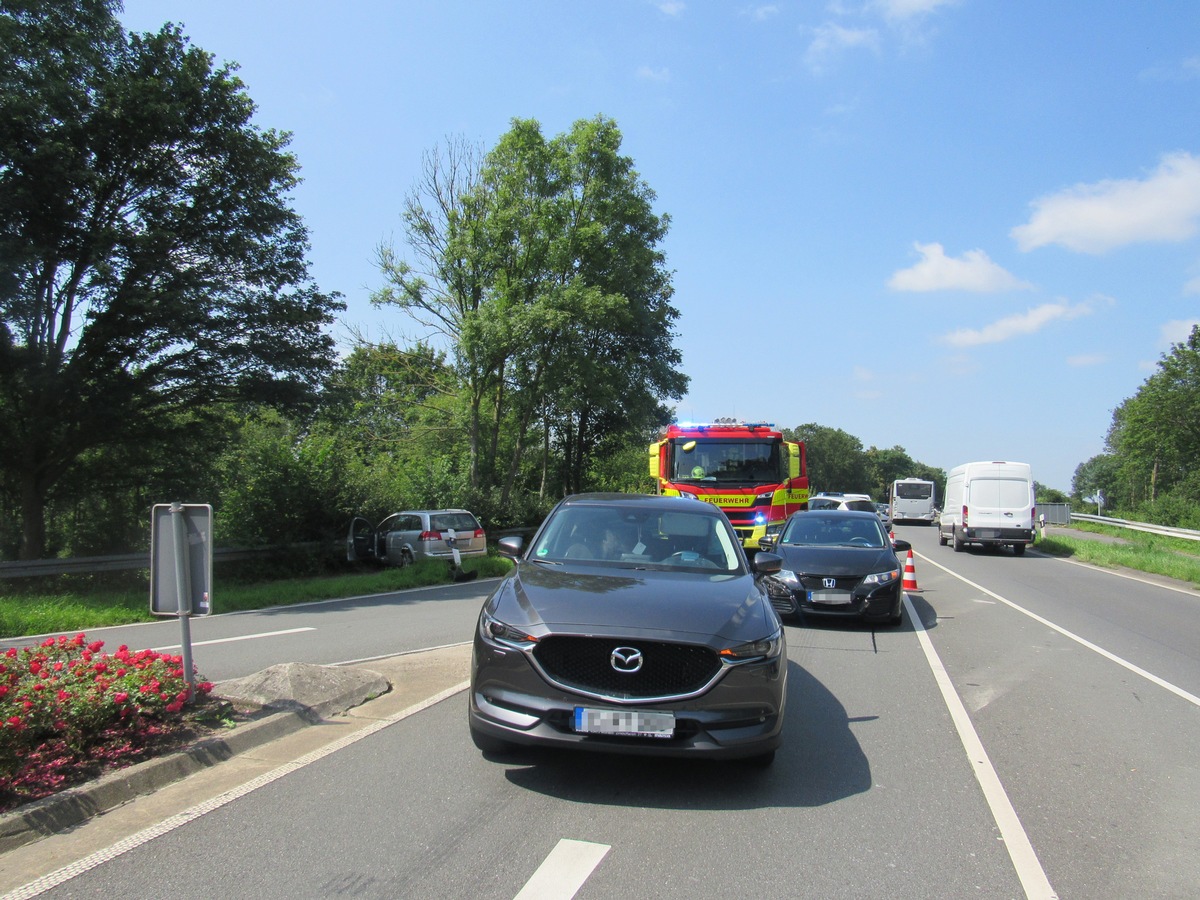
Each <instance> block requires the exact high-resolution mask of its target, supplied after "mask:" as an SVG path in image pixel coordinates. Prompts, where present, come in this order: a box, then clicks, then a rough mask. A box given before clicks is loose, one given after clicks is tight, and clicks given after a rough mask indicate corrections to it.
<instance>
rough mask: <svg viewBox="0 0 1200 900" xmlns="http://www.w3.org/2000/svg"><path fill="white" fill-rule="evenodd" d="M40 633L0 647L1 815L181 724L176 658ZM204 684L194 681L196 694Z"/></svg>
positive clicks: (122, 761) (139, 755)
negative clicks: (23, 643) (29, 641)
mask: <svg viewBox="0 0 1200 900" xmlns="http://www.w3.org/2000/svg"><path fill="white" fill-rule="evenodd" d="M103 646H104V643H103V641H93V642H91V643H89V642H88V641H87V639H86V638H85V637H84V635H82V634H77V635H75V637H74V638H67V637H60V638H49V639H47V640H45V641H43V642H42V643H41V644H38V645H35V646H32V647H23V648H21V649H19V650H18V649H16V648H13V649H10V650H7V651H4V652H3V653H0V812H3V811H7V810H9V809H12V808H13V807H16V806H20V805H21V804H23V803H28V802H29V801H31V800H36V799H38V798H40V797H45V796H48V795H49V794H53V793H55V792H57V791H60V790H62V789H63V788H64V787H69V786H70V785H72V784H77V783H79V782H81V781H85V780H87V779H89V778H93V777H95V776H96V775H98V774H100V773H101V772H102V771H104V770H105V769H107V768H116V767H120V766H123V765H129V764H131V763H135V762H139V761H140V760H143V759H147V758H149V757H150V756H153V755H155V754H156V753H157V752H159V751H161V750H162V749H163V748H164V747H165V746H168V745H170V744H172V743H173V742H175V741H176V740H177V739H178V737H179V736H180V735H181V734H182V733H185V732H188V731H189V730H190V724H189V722H188V717H187V715H185V708H186V709H188V710H191V709H193V706H194V704H189V702H188V701H189V700H192V699H193V698H192V697H191V694H190V690H189V688H188V685H187V679H186V678H185V677H184V671H183V660H182V659H181V658H180V657H178V656H169V655H167V654H164V653H156V652H155V651H153V650H139V651H137V652H136V653H135V652H132V651H130V650H129V648H128V647H126V646H124V645H122V646H121V647H120V648H118V649H117V652H116V653H111V654H109V653H102V652H101V648H102V647H103ZM211 690H212V685H211V684H210V683H209V682H200V683H197V684H196V693H197V697H196V698H195V701H200V700H203V699H204V698H205V697H206V696H207V695H208V692H209V691H211Z"/></svg>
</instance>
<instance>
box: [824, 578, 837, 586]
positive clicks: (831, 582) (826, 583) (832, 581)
mask: <svg viewBox="0 0 1200 900" xmlns="http://www.w3.org/2000/svg"><path fill="white" fill-rule="evenodd" d="M821 587H825V588H835V587H837V579H836V578H823V579H821Z"/></svg>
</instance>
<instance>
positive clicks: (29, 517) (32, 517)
mask: <svg viewBox="0 0 1200 900" xmlns="http://www.w3.org/2000/svg"><path fill="white" fill-rule="evenodd" d="M45 554H46V492H45V490H44V489H43V487H42V485H41V483H40V480H39V479H38V477H37V474H36V473H34V472H24V473H22V475H21V551H20V554H19V556H20V558H21V559H23V560H32V559H41V558H42V557H43V556H45Z"/></svg>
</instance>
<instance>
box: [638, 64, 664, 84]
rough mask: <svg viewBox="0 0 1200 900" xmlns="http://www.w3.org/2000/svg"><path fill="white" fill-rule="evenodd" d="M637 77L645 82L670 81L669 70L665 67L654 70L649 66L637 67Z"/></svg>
mask: <svg viewBox="0 0 1200 900" xmlns="http://www.w3.org/2000/svg"><path fill="white" fill-rule="evenodd" d="M637 77H638V78H642V79H644V80H646V81H662V82H667V81H670V80H671V70H670V69H668V68H666V67H665V66H664V67H663V68H661V69H654V68H651V67H650V66H638V70H637Z"/></svg>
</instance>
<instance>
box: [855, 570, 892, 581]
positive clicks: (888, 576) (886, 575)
mask: <svg viewBox="0 0 1200 900" xmlns="http://www.w3.org/2000/svg"><path fill="white" fill-rule="evenodd" d="M899 577H900V570H899V569H888V570H887V571H886V572H876V573H875V574H874V575H868V576H867V577H866V578H864V579H863V580H862V583H863V584H887V583H888V582H889V581H895V580H896V579H897V578H899Z"/></svg>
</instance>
